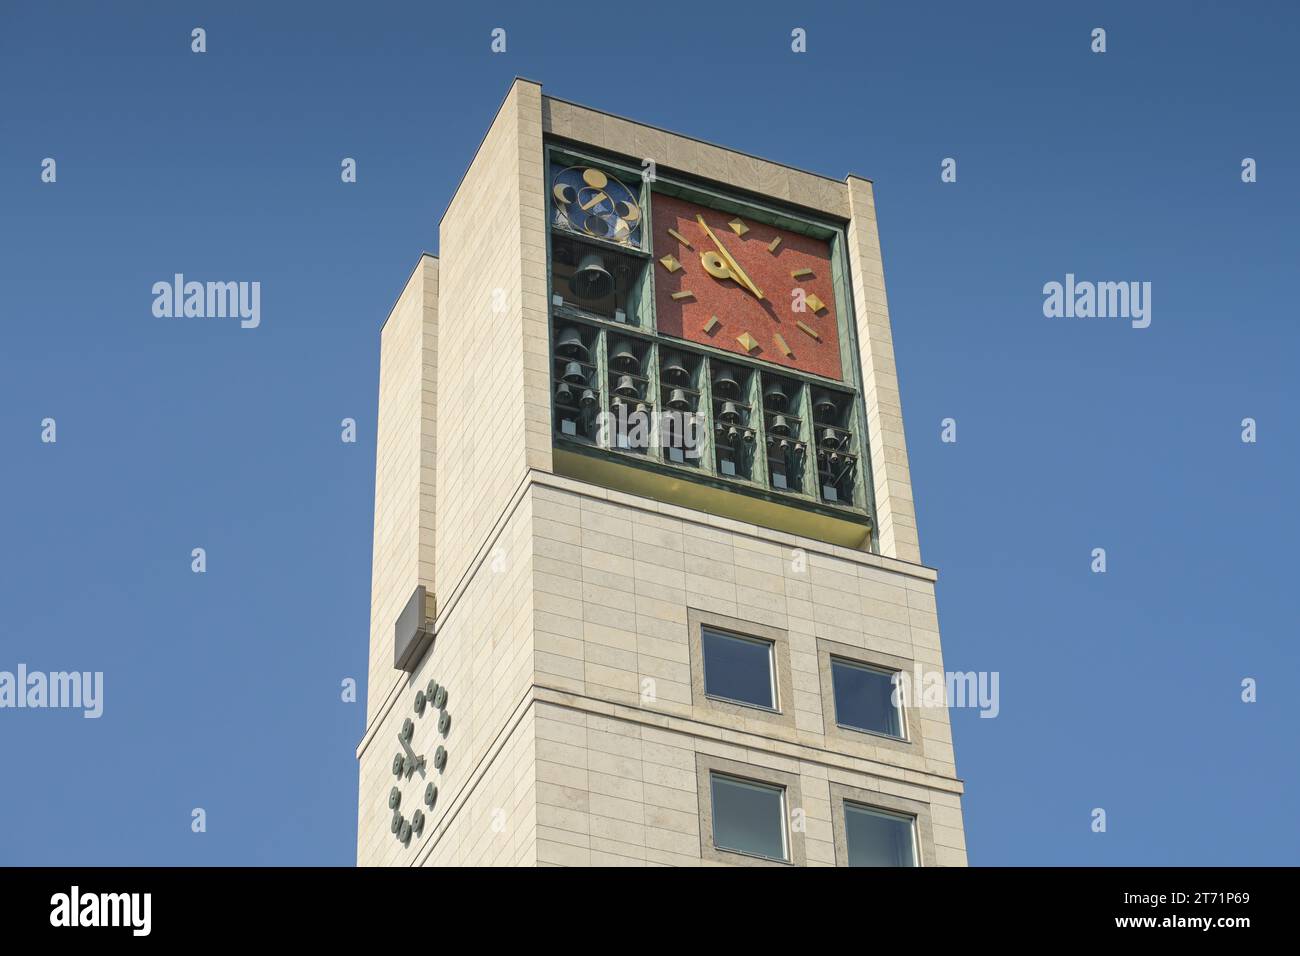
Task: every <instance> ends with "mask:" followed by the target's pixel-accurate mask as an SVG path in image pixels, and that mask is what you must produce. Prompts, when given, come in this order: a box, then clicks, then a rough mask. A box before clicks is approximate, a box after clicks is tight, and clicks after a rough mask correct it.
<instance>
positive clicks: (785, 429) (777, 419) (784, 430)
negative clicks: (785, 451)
mask: <svg viewBox="0 0 1300 956" xmlns="http://www.w3.org/2000/svg"><path fill="white" fill-rule="evenodd" d="M768 431H770V432H771V433H772V434H773V435H788V434H790V422H789V420H788V419H787V418H786V417H785V416H784V415H773V416H772V425H771V427H770V428H769V429H768Z"/></svg>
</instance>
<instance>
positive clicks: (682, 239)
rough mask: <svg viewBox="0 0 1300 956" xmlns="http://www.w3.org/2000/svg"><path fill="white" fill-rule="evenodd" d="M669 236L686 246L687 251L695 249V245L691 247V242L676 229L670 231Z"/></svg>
mask: <svg viewBox="0 0 1300 956" xmlns="http://www.w3.org/2000/svg"><path fill="white" fill-rule="evenodd" d="M668 235H670V236H672V237H673V238H674V239H676V240H677V241H678V242H680V243H681V244H682V245H684V246H685V247H686V248H687V249H694V248H695V247H694V246H693V245H691V240H689V239H687V238H686V237H685V236H683V235H682V234H681V233H680V232H678V231H677V230H676V229H669V230H668Z"/></svg>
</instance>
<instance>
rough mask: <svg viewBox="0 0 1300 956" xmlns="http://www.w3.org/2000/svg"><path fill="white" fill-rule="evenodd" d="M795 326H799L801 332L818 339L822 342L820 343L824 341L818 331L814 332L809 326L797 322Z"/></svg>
mask: <svg viewBox="0 0 1300 956" xmlns="http://www.w3.org/2000/svg"><path fill="white" fill-rule="evenodd" d="M795 325H797V326H799V329H800V330H801V331H803V332H807V333H808V334H809V335H811V336H812V337H813V338H814V339H816V340H817V341H818V342H820V341H821V340H822V337H821V336H820V335H818V334H817V332H816V330H814V329H813V328H812V327H810V326H807V325H804V324H803V323H802V322H796V323H795Z"/></svg>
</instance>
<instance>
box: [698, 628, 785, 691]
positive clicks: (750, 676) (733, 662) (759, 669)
mask: <svg viewBox="0 0 1300 956" xmlns="http://www.w3.org/2000/svg"><path fill="white" fill-rule="evenodd" d="M700 639H701V644H702V646H703V653H704V693H706V694H707V695H709V696H710V697H721V698H723V699H724V700H730V701H734V702H736V703H739V704H749V705H750V706H752V707H762V708H765V709H766V710H776V681H775V680H774V679H773V677H774V675H773V668H772V642H771V641H760V640H756V639H754V638H750V637H738V636H736V635H734V634H727V633H725V632H723V631H715V630H712V629H711V628H707V627H706V628H704V629H703V631H702V633H701V635H700Z"/></svg>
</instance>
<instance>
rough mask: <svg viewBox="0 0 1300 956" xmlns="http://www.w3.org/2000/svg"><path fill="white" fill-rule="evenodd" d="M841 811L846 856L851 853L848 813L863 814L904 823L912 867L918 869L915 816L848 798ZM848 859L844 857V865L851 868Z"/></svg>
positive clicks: (919, 857)
mask: <svg viewBox="0 0 1300 956" xmlns="http://www.w3.org/2000/svg"><path fill="white" fill-rule="evenodd" d="M841 811H842V812H843V814H844V851H845V853H846V854H851V853H852V852H853V847H852V846H851V845H850V841H849V813H850V812H852V813H865V814H867V815H868V816H876V817H885V818H892V819H894V820H898V821H901V822H905V823H906V824H907V832H908V836H909V837H910V843H911V848H912V866H913V867H918V866H920V865H921V854H920V853H919V852H918V850H917V844H918V843H919V842H920V841H919V840H918V839H917V835H916V815H915V814H912V813H899V812H898V811H896V810H885V809H882V808H881V807H873V806H871V805H870V804H868V803H859V802H858V801H856V800H850V799H848V798H845V799H844V800H843V801H841ZM849 859H850V858H849V857H848V856H846V858H845V865H847V866H852V865H853V864H852V863H850V862H849ZM897 869H906V867H898V868H897Z"/></svg>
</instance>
